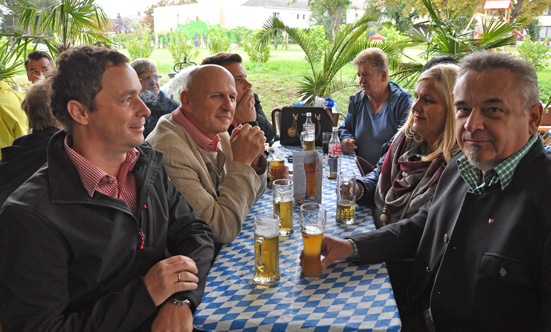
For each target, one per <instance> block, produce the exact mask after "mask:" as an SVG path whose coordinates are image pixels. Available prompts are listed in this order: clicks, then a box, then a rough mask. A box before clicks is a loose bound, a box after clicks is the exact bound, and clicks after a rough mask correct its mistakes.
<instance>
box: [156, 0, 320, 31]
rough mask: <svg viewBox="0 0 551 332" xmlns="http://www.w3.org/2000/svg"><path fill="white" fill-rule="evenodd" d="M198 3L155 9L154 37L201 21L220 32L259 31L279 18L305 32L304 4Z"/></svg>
mask: <svg viewBox="0 0 551 332" xmlns="http://www.w3.org/2000/svg"><path fill="white" fill-rule="evenodd" d="M288 2H289V0H203V1H201V0H199V2H198V3H196V4H189V5H179V6H168V7H159V8H155V9H154V12H153V18H154V24H155V33H164V32H170V31H174V30H175V29H176V27H177V26H178V24H186V23H188V22H189V21H198V20H201V21H203V22H206V23H207V24H209V25H216V24H220V26H222V27H223V28H226V29H233V28H237V27H247V28H249V29H261V28H262V26H263V24H264V23H266V21H267V20H268V19H269V18H271V17H273V16H276V17H279V18H280V19H281V20H282V21H283V22H284V23H285V24H287V25H289V26H291V27H294V28H308V27H309V21H310V9H309V8H308V1H307V0H297V1H296V2H295V3H294V4H292V5H288Z"/></svg>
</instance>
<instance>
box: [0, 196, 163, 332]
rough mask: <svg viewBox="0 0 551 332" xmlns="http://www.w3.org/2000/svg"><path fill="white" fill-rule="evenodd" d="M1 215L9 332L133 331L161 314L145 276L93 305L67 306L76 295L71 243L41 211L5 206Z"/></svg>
mask: <svg viewBox="0 0 551 332" xmlns="http://www.w3.org/2000/svg"><path fill="white" fill-rule="evenodd" d="M0 220H1V222H0V266H1V267H2V268H1V270H0V320H1V322H2V325H3V331H4V332H10V331H17V332H23V331H132V330H134V329H136V328H138V327H139V326H140V325H141V324H142V323H143V322H144V320H145V319H147V318H148V317H151V316H152V315H154V314H155V312H156V310H157V307H156V306H155V303H153V300H152V299H151V296H150V295H149V292H148V290H147V288H146V286H145V283H144V281H143V278H135V279H133V280H132V281H131V282H129V283H128V284H126V285H121V289H120V291H118V292H117V293H106V294H104V295H103V296H102V297H100V298H99V299H98V300H96V301H95V302H94V303H91V304H90V306H89V307H88V306H87V310H81V311H74V312H65V308H66V307H67V305H68V299H69V298H70V297H71V296H70V292H71V284H70V283H69V279H70V277H71V276H70V275H69V269H68V262H69V261H70V260H71V253H70V252H68V250H67V247H66V243H65V242H64V241H63V239H62V238H60V237H59V236H58V234H57V233H56V232H55V231H54V230H53V229H52V228H51V227H49V224H48V223H47V222H45V221H42V220H41V219H40V217H39V216H37V215H35V214H33V213H29V212H27V211H23V210H21V209H18V208H17V207H13V206H11V205H10V206H7V207H4V209H3V210H2V211H1V212H0ZM37 290H38V291H37ZM100 291H101V290H98V292H100Z"/></svg>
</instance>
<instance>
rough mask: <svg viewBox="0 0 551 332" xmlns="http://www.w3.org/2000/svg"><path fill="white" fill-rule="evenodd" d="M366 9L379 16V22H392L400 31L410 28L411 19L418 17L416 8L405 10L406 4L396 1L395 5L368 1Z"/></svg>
mask: <svg viewBox="0 0 551 332" xmlns="http://www.w3.org/2000/svg"><path fill="white" fill-rule="evenodd" d="M366 6H367V7H366V11H367V12H368V13H369V14H370V15H372V16H375V17H379V22H381V23H385V22H389V24H393V25H394V26H395V28H396V29H397V30H398V31H400V32H408V31H409V30H411V26H412V24H413V21H414V20H415V19H417V18H419V14H418V11H417V10H406V7H407V4H406V3H404V2H398V3H397V4H396V6H393V7H385V6H381V5H380V4H377V3H376V2H372V1H368V2H367V3H366Z"/></svg>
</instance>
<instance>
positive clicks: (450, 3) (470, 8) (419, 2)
mask: <svg viewBox="0 0 551 332" xmlns="http://www.w3.org/2000/svg"><path fill="white" fill-rule="evenodd" d="M432 3H433V7H434V9H435V11H436V12H437V13H441V12H443V11H444V10H450V11H452V12H454V13H456V14H457V17H461V16H465V17H468V18H469V19H470V18H471V17H472V16H473V15H474V14H475V13H476V12H478V13H484V4H485V3H486V0H433V1H432ZM376 4H377V6H379V7H384V8H386V9H387V10H390V9H392V8H400V7H403V10H402V13H403V14H407V13H410V12H412V11H417V13H418V14H419V15H421V16H425V15H428V14H429V13H428V11H427V9H426V7H425V6H424V5H423V0H402V1H396V0H376ZM404 5H405V6H404ZM548 6H549V0H512V9H511V16H510V21H516V20H518V19H519V18H521V17H526V18H528V19H532V18H534V17H538V16H540V15H541V14H542V13H543V11H544V10H545V8H547V7H548ZM493 15H494V16H495V17H497V18H499V19H501V20H503V18H504V15H505V11H503V10H499V11H494V12H493Z"/></svg>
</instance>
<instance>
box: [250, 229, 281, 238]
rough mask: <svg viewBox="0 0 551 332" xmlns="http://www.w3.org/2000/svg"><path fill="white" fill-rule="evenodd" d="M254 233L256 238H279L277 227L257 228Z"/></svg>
mask: <svg viewBox="0 0 551 332" xmlns="http://www.w3.org/2000/svg"><path fill="white" fill-rule="evenodd" d="M254 233H255V234H256V235H257V236H263V237H265V238H268V239H271V238H274V237H276V236H279V227H257V228H256V229H255V230H254Z"/></svg>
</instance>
